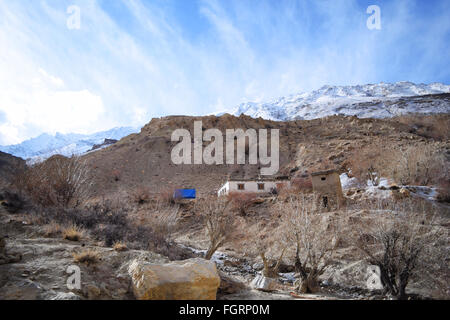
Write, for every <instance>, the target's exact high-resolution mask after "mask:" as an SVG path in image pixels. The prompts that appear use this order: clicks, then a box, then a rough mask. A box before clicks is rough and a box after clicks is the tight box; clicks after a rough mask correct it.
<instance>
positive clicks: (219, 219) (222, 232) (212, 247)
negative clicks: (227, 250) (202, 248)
mask: <svg viewBox="0 0 450 320" xmlns="http://www.w3.org/2000/svg"><path fill="white" fill-rule="evenodd" d="M196 211H197V212H199V213H200V214H201V215H202V216H203V221H204V224H205V227H206V231H207V234H208V238H209V247H208V250H207V252H206V255H205V259H207V260H209V259H211V257H212V256H213V254H214V253H215V252H216V251H217V249H219V248H220V247H221V246H223V245H224V244H225V243H227V242H228V241H230V240H231V239H232V238H233V234H234V231H235V220H234V216H233V214H232V212H231V210H230V201H229V200H227V199H225V198H215V197H210V198H208V199H202V200H200V201H199V202H198V203H197V204H196Z"/></svg>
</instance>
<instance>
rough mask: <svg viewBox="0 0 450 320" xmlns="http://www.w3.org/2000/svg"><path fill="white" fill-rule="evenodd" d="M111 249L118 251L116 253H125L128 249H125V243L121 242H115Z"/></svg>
mask: <svg viewBox="0 0 450 320" xmlns="http://www.w3.org/2000/svg"><path fill="white" fill-rule="evenodd" d="M113 249H114V250H116V251H118V252H122V251H126V250H127V249H128V247H127V245H126V243H125V242H123V241H116V242H114V244H113Z"/></svg>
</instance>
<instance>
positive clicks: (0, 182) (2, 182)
mask: <svg viewBox="0 0 450 320" xmlns="http://www.w3.org/2000/svg"><path fill="white" fill-rule="evenodd" d="M24 167H25V161H24V160H22V159H20V158H17V157H14V156H12V155H10V154H7V153H4V152H1V151H0V189H1V188H2V187H4V186H6V185H7V184H8V183H9V182H10V181H11V179H12V178H13V177H14V175H15V174H16V173H17V171H18V170H20V169H22V168H24Z"/></svg>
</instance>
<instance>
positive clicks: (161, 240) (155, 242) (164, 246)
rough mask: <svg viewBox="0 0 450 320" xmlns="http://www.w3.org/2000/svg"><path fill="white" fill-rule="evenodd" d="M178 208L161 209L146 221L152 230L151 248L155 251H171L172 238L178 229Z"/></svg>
mask: <svg viewBox="0 0 450 320" xmlns="http://www.w3.org/2000/svg"><path fill="white" fill-rule="evenodd" d="M178 211H179V207H178V206H173V207H166V208H161V209H159V210H158V211H156V212H152V213H151V214H150V215H149V216H148V218H147V219H146V225H147V226H148V227H149V228H151V230H152V241H151V242H150V244H149V246H150V247H152V248H154V249H155V250H169V247H170V245H171V244H172V242H173V239H172V236H173V234H174V231H175V230H176V227H177V219H178Z"/></svg>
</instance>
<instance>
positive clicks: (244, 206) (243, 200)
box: [227, 192, 257, 215]
mask: <svg viewBox="0 0 450 320" xmlns="http://www.w3.org/2000/svg"><path fill="white" fill-rule="evenodd" d="M227 198H228V199H227V200H228V201H229V202H230V204H231V208H232V209H233V210H235V211H238V212H239V213H240V214H242V215H246V214H247V210H248V209H249V208H250V207H251V206H252V205H253V204H254V202H255V199H256V198H257V194H256V193H255V192H230V193H229V194H228V196H227Z"/></svg>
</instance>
